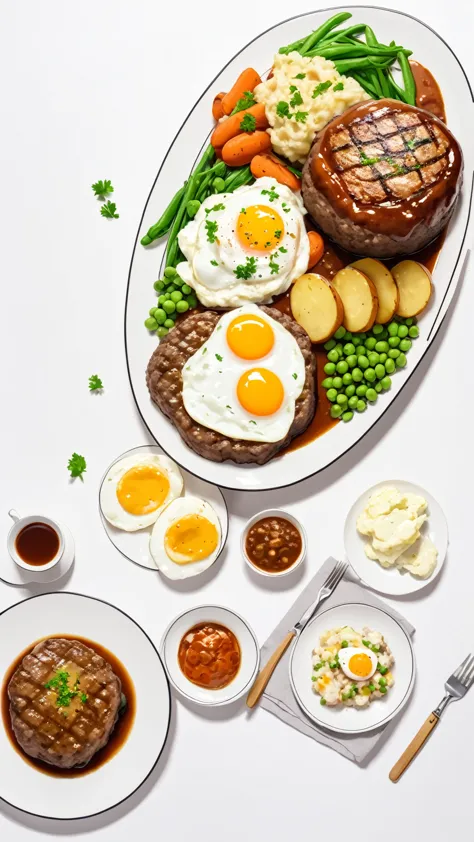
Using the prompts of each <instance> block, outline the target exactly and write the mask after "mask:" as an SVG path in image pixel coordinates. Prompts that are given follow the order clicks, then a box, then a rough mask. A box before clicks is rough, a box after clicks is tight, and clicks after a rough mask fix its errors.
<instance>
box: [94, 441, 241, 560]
mask: <svg viewBox="0 0 474 842" xmlns="http://www.w3.org/2000/svg"><path fill="white" fill-rule="evenodd" d="M145 451H147V452H148V453H157V454H158V455H161V454H163V453H164V451H163V450H162V448H161V447H158V446H157V445H156V444H146V445H143V446H142V447H134V448H132V450H127V451H126V452H125V453H122V454H121V456H117V458H116V459H114V461H113V462H112V463H111V464H110V465H109V467H108V468H107V470H106V472H105V474H104V476H103V477H102V479H101V482H100V488H99V511H100V516H101V519H102V524H103V527H104V529H105V531H106V533H107V535H108V537H109V538H110V540H111V541H112V544H113V545H114V547H116V548H117V550H118V551H119V552H121V553H122V555H124V556H125V558H128V560H129V561H133V562H134V563H135V564H139V565H140V567H147V568H148V569H149V570H155V571H157V570H158V568H157V566H156V564H155V562H154V560H153V558H152V556H151V555H150V547H149V544H150V535H151V532H152V529H153V526H150V527H149V528H148V529H139V530H138V531H137V532H124V530H123V529H117V528H116V527H115V526H112V524H110V523H109V522H108V520H107V519H106V518H105V517H104V515H103V513H102V508H101V505H100V494H101V490H102V485H103V483H104V480H105V477H106V476H107V474H108V472H109V471H110V469H111V467H112V465H115V463H116V462H118V461H119V459H124V458H125V457H128V456H143V453H144V452H145ZM165 455H166V454H165ZM177 467H178V468H179V470H180V471H181V473H182V475H183V480H184V488H183V496H186V495H187V494H189V495H192V496H193V497H199V498H200V499H201V500H206V501H207V502H208V503H210V504H211V506H212V507H213V509H214V510H215V512H216V514H217V517H218V518H219V521H220V525H221V545H220V548H219V553H218V555H217V556H216V561H217V559H218V558H219V556H220V554H221V552H222V550H223V549H224V547H225V542H226V541H227V533H228V531H229V514H228V511H227V504H226V502H225V499H224V496H223V494H222V491H221V490H220V488H218V487H217V486H216V485H211V483H210V482H205V481H204V480H203V479H199V477H195V476H194V474H190V473H189V472H188V471H185V470H184V469H183V468H181V467H180V466H179V465H177ZM214 563H215V562H214Z"/></svg>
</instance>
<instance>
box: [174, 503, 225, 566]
mask: <svg viewBox="0 0 474 842" xmlns="http://www.w3.org/2000/svg"><path fill="white" fill-rule="evenodd" d="M218 542H219V535H218V532H217V529H216V527H215V525H214V524H213V523H211V521H210V520H208V519H207V518H205V517H203V516H202V515H197V514H191V515H185V516H184V517H182V518H180V519H179V520H176V521H175V522H174V523H172V524H171V526H169V527H168V529H167V530H166V533H165V540H164V544H165V551H166V554H167V556H168V557H169V558H170V559H171V560H172V561H174V562H176V564H190V563H191V562H193V561H201V559H203V558H208V556H210V555H211V553H213V552H214V551H215V550H216V548H217V545H218Z"/></svg>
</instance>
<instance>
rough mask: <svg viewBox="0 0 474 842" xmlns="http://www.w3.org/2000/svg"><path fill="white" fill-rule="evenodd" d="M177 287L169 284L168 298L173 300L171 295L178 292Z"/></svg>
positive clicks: (167, 288) (167, 289)
mask: <svg viewBox="0 0 474 842" xmlns="http://www.w3.org/2000/svg"><path fill="white" fill-rule="evenodd" d="M176 290H177V287H176V286H175V285H174V284H168V286H167V287H166V292H167V293H168V297H169V298H171V293H172V292H176Z"/></svg>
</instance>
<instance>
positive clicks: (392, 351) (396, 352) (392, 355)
mask: <svg viewBox="0 0 474 842" xmlns="http://www.w3.org/2000/svg"><path fill="white" fill-rule="evenodd" d="M388 355H389V357H390V359H391V360H396V359H397V357H399V356H400V351H399V350H398V348H390V351H389V352H388ZM387 362H388V360H387Z"/></svg>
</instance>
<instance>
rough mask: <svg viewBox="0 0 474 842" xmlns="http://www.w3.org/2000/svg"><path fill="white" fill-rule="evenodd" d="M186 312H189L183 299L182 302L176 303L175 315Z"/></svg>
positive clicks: (187, 305)
mask: <svg viewBox="0 0 474 842" xmlns="http://www.w3.org/2000/svg"><path fill="white" fill-rule="evenodd" d="M186 310H189V304H188V302H187V301H184V299H183V300H182V301H178V303H177V305H176V312H177V313H185V312H186Z"/></svg>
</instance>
